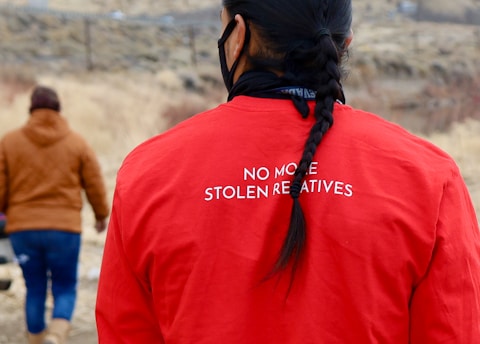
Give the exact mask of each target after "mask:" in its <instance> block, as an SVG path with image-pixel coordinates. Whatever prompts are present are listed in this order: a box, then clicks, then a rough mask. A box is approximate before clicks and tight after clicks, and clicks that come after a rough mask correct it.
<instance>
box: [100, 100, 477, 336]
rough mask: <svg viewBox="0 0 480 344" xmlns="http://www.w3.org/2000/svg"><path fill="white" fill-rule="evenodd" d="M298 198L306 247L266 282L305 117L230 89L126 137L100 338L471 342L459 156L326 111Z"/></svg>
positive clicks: (473, 252)
mask: <svg viewBox="0 0 480 344" xmlns="http://www.w3.org/2000/svg"><path fill="white" fill-rule="evenodd" d="M334 120H335V123H334V125H333V127H332V129H330V130H329V131H328V133H327V134H326V136H325V138H324V140H323V141H322V143H321V144H320V146H319V148H318V151H317V153H316V155H315V157H314V162H313V163H312V165H311V167H310V170H309V173H308V175H307V177H306V179H305V182H304V184H303V187H302V192H301V196H300V202H301V204H302V207H303V210H304V213H305V218H306V223H307V238H306V247H305V251H304V253H303V256H302V259H301V262H300V265H299V268H298V270H297V271H296V274H295V278H294V282H293V286H292V289H291V290H290V292H289V293H288V297H287V290H288V287H289V282H290V279H289V278H290V275H289V273H288V272H285V273H283V274H280V275H278V276H275V277H273V278H270V279H267V280H264V277H265V276H266V275H267V274H268V273H269V271H270V270H271V268H272V266H273V264H274V262H275V260H276V258H277V256H278V253H279V250H280V248H281V246H282V243H283V240H284V238H285V234H286V231H287V228H288V224H289V220H290V213H291V207H292V199H291V197H290V196H289V194H288V191H289V185H290V181H291V180H292V173H293V172H294V170H295V166H296V162H297V161H298V160H299V159H300V157H301V154H302V151H303V147H304V144H305V140H306V137H307V136H308V133H309V130H310V128H311V127H312V125H313V119H311V118H310V119H306V120H304V119H301V116H300V115H299V114H298V112H297V111H296V110H295V108H294V106H293V104H292V103H291V101H289V100H271V99H257V98H250V97H244V96H239V97H236V98H235V99H234V100H233V101H231V102H229V103H227V104H223V105H221V106H219V107H218V108H216V109H213V110H211V111H208V112H205V113H203V114H200V115H197V116H194V117H193V118H191V119H189V120H187V121H185V122H184V123H182V124H180V125H178V126H177V127H175V128H174V129H172V130H170V131H168V132H166V133H164V134H162V135H160V136H157V137H155V138H153V139H151V140H149V141H147V142H146V143H144V144H142V145H140V146H139V147H138V148H136V149H135V150H134V151H133V152H132V153H131V154H130V155H129V156H128V157H127V158H126V160H125V161H124V164H123V166H122V168H121V170H120V171H119V174H118V180H117V188H116V192H115V198H114V205H113V213H112V217H111V223H110V226H109V230H108V237H107V242H106V247H105V253H104V259H103V265H102V271H101V276H100V282H99V290H98V300H97V310H96V315H97V325H98V333H99V341H100V344H109V343H115V344H120V343H149V344H150V343H167V344H172V343H176V344H184V343H195V344H202V343H209V344H210V343H228V344H236V343H239V344H240V343H242V344H245V343H248V344H252V343H259V344H260V343H262V344H263V343H283V344H289V343H292V344H298V343H315V344H318V343H328V344H330V343H356V344H367V343H368V344H371V343H391V344H397V343H398V344H400V343H402V344H403V343H411V344H429V343H432V344H433V343H435V344H436V343H458V344H460V343H462V344H478V343H480V235H479V229H478V223H477V219H476V216H475V213H474V210H473V207H472V204H471V201H470V198H469V195H468V192H467V190H466V187H465V184H464V182H463V180H462V177H461V175H460V173H459V170H458V168H457V166H456V164H455V163H454V162H453V161H452V159H451V158H450V157H449V156H448V155H447V154H445V153H444V152H443V151H441V150H440V149H438V148H436V147H435V146H433V145H431V144H429V143H428V142H426V141H424V140H422V139H420V138H417V137H415V136H413V135H411V134H409V133H407V132H406V131H404V130H403V129H401V128H400V127H398V126H396V125H393V124H391V123H388V122H386V121H384V120H383V119H381V118H379V117H377V116H375V115H372V114H369V113H365V112H362V111H358V110H355V109H352V108H351V107H349V106H345V105H339V104H337V105H336V106H335V111H334Z"/></svg>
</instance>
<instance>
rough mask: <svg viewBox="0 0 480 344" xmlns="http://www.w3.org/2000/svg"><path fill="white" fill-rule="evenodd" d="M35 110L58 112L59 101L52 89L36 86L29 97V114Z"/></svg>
mask: <svg viewBox="0 0 480 344" xmlns="http://www.w3.org/2000/svg"><path fill="white" fill-rule="evenodd" d="M36 109H51V110H54V111H60V100H59V99H58V95H57V92H55V90H54V89H53V88H50V87H46V86H36V87H35V89H34V90H33V92H32V95H31V96H30V109H29V111H30V113H32V112H33V111H34V110H36Z"/></svg>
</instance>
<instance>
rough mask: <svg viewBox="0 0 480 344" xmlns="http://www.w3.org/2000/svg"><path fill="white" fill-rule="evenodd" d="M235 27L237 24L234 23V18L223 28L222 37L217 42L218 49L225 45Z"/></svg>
mask: <svg viewBox="0 0 480 344" xmlns="http://www.w3.org/2000/svg"><path fill="white" fill-rule="evenodd" d="M235 26H237V22H236V21H235V18H233V19H232V20H230V22H229V23H228V24H227V26H226V27H225V30H224V31H223V34H222V37H220V39H219V40H218V47H219V48H220V47H221V46H222V45H224V44H225V41H226V40H227V39H228V37H230V35H231V34H232V32H233V29H235Z"/></svg>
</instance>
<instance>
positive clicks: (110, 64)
mask: <svg viewBox="0 0 480 344" xmlns="http://www.w3.org/2000/svg"><path fill="white" fill-rule="evenodd" d="M0 18H1V20H2V22H3V24H0V35H1V37H2V39H1V40H0V61H2V62H3V63H13V64H35V65H39V66H45V67H47V68H54V69H55V68H62V69H65V68H67V69H69V68H76V69H78V68H84V69H86V70H121V69H131V68H134V69H144V70H152V71H153V70H158V68H159V67H165V66H170V65H171V66H179V65H180V66H181V65H185V66H197V65H198V64H199V63H208V62H209V61H210V60H212V58H213V57H214V56H216V54H217V53H216V39H217V37H218V33H219V30H220V24H219V21H218V14H217V13H216V11H215V10H213V9H206V10H203V11H197V12H195V14H194V15H191V14H188V13H183V14H178V15H163V16H146V15H143V16H125V15H124V14H123V13H122V12H119V11H114V12H111V13H108V14H91V13H79V12H67V11H58V10H52V9H43V8H35V7H27V6H11V5H2V6H0ZM215 62H216V60H215Z"/></svg>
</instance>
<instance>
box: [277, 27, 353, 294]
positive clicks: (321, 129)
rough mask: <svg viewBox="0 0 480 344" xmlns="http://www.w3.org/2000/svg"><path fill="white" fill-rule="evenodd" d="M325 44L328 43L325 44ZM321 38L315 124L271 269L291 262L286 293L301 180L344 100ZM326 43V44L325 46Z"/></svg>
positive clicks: (297, 239) (295, 253)
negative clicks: (281, 241)
mask: <svg viewBox="0 0 480 344" xmlns="http://www.w3.org/2000/svg"><path fill="white" fill-rule="evenodd" d="M325 37H326V36H325ZM328 40H329V41H330V42H328ZM328 40H327V39H325V38H321V39H320V40H319V41H320V43H319V44H318V45H317V49H319V50H320V51H321V52H322V53H320V54H318V56H317V57H316V58H315V61H314V65H316V66H318V67H317V68H320V69H321V70H320V71H319V72H317V73H318V76H319V78H318V81H317V82H318V86H317V95H316V105H315V108H314V117H315V119H316V122H315V124H314V125H313V127H312V128H311V130H310V134H309V136H308V138H307V141H306V143H305V146H304V150H303V154H302V157H301V159H300V162H299V164H298V167H297V169H296V171H295V174H294V178H293V181H292V184H291V187H290V195H291V197H292V198H293V206H292V212H291V218H290V225H289V229H288V233H287V236H286V238H285V240H284V242H283V246H282V249H281V251H280V255H279V257H278V259H277V261H276V263H275V265H274V268H273V271H272V273H271V274H270V275H269V276H271V275H273V274H275V273H276V272H279V271H281V270H284V269H286V268H287V266H288V265H289V263H290V261H292V267H291V273H292V274H291V279H290V286H289V290H290V288H291V286H292V283H293V277H294V274H295V272H296V269H297V267H298V263H299V261H300V258H301V253H302V252H303V249H304V246H305V241H306V222H305V217H304V214H303V210H302V207H301V204H300V201H299V196H300V192H301V189H302V183H303V179H304V178H305V175H306V174H307V171H308V169H309V167H310V165H311V163H312V161H313V158H314V156H315V153H316V151H317V148H318V145H319V144H320V142H321V141H322V140H323V138H324V137H325V134H326V133H327V131H328V129H330V127H331V126H332V125H333V108H334V104H335V102H336V100H337V99H341V100H342V101H344V99H343V91H342V86H341V84H340V78H341V73H340V69H339V65H338V64H339V56H338V53H337V50H336V47H335V45H334V43H333V41H332V40H331V39H330V38H328ZM325 41H327V43H325Z"/></svg>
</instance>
